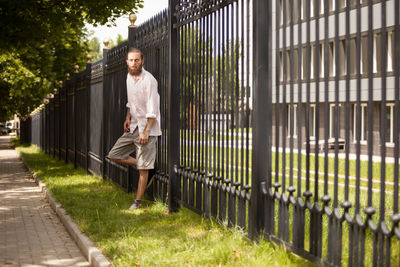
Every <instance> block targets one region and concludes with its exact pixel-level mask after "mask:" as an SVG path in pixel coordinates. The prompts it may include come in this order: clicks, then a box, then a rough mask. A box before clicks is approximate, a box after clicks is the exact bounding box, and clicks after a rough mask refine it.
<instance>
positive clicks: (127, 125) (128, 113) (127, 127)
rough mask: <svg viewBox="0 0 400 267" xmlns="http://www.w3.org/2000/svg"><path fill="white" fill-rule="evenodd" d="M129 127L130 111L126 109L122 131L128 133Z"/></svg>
mask: <svg viewBox="0 0 400 267" xmlns="http://www.w3.org/2000/svg"><path fill="white" fill-rule="evenodd" d="M130 126H131V110H130V109H129V108H127V111H126V119H125V122H124V130H125V132H129V127H130Z"/></svg>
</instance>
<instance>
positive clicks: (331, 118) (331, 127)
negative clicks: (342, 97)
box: [329, 104, 341, 138]
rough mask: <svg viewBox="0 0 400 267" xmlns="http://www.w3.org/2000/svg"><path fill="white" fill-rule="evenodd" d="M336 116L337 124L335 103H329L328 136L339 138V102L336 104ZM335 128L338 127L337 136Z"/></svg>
mask: <svg viewBox="0 0 400 267" xmlns="http://www.w3.org/2000/svg"><path fill="white" fill-rule="evenodd" d="M338 108H339V110H338V118H339V124H338V125H336V124H337V123H336V105H335V104H330V105H329V137H330V138H335V137H337V138H339V137H340V108H341V105H340V104H339V106H338ZM336 128H338V129H339V136H335V133H336Z"/></svg>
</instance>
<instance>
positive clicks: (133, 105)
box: [126, 68, 161, 136]
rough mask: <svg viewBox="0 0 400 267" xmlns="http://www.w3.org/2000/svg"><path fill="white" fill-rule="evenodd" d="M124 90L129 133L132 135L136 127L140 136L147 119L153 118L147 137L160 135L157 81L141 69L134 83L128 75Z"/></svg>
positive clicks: (132, 78)
mask: <svg viewBox="0 0 400 267" xmlns="http://www.w3.org/2000/svg"><path fill="white" fill-rule="evenodd" d="M126 89H127V96H128V103H127V104H126V107H128V108H129V109H130V113H131V125H130V132H131V133H133V131H134V130H135V129H136V127H138V128H139V134H141V133H142V132H143V131H144V129H145V127H146V123H147V118H155V119H156V120H155V121H154V122H153V124H152V125H151V128H150V134H149V135H150V136H159V135H161V124H160V96H159V94H158V92H157V80H156V79H155V78H154V77H153V75H151V73H150V72H148V71H146V70H145V69H144V68H142V72H141V73H140V75H139V77H138V79H137V80H136V81H135V79H134V77H133V76H132V75H130V74H129V73H128V75H127V77H126Z"/></svg>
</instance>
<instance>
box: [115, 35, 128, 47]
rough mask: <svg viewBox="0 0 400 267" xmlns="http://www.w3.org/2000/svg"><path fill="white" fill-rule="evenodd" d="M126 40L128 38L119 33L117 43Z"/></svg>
mask: <svg viewBox="0 0 400 267" xmlns="http://www.w3.org/2000/svg"><path fill="white" fill-rule="evenodd" d="M125 41H126V39H124V37H122V35H121V34H119V33H118V35H117V40H116V43H117V45H119V44H120V43H123V42H125Z"/></svg>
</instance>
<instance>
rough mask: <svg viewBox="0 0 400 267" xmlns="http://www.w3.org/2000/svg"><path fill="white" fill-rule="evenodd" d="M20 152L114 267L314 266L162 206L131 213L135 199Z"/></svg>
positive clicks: (34, 152)
mask: <svg viewBox="0 0 400 267" xmlns="http://www.w3.org/2000/svg"><path fill="white" fill-rule="evenodd" d="M18 151H19V152H20V154H21V156H22V157H23V158H24V159H25V161H26V162H27V163H28V165H29V166H30V167H31V168H32V170H33V171H34V172H35V173H36V174H37V175H38V176H39V178H40V179H41V180H42V181H43V182H44V183H45V184H46V185H47V187H48V188H49V190H50V191H51V192H52V194H53V196H54V197H55V198H56V200H57V201H58V202H60V203H61V204H62V206H63V207H64V208H65V209H66V210H67V212H68V213H69V215H70V216H71V217H72V219H73V220H74V221H75V222H76V223H77V224H78V225H79V227H80V229H81V230H82V231H83V232H85V234H87V235H88V236H89V238H90V239H91V240H93V241H94V242H95V243H96V244H97V246H98V247H99V248H100V249H101V250H102V251H103V252H104V253H105V255H106V256H107V257H108V258H109V259H111V261H113V264H114V265H115V266H311V265H312V264H310V263H309V262H307V261H305V260H303V259H301V258H299V257H297V256H295V255H293V254H290V253H287V252H286V251H285V250H284V249H283V248H279V247H277V246H275V245H273V244H271V243H269V242H267V241H265V240H260V241H259V242H253V241H249V240H248V239H247V238H246V235H245V233H243V232H241V231H240V230H238V229H230V228H228V227H226V226H225V225H224V224H220V223H216V222H215V221H213V220H208V219H203V218H202V217H201V216H199V215H197V214H195V213H193V212H191V211H189V210H187V209H185V208H181V209H180V211H179V212H177V213H172V214H169V213H168V211H167V208H166V206H165V205H164V204H163V203H161V202H159V201H156V202H151V201H144V203H143V209H141V210H138V211H128V210H127V208H128V207H129V205H130V204H131V202H132V199H133V197H134V196H133V195H132V194H128V193H125V192H124V191H123V190H121V189H120V188H118V187H117V186H115V185H113V184H111V183H110V182H108V181H103V180H101V179H99V178H97V177H94V176H92V175H86V174H85V172H84V171H83V170H82V169H74V168H73V166H72V165H71V164H69V165H65V163H64V162H63V161H58V160H57V159H54V158H51V157H49V156H48V155H46V154H44V153H43V152H40V151H39V150H38V149H37V148H36V147H34V146H30V147H19V148H18Z"/></svg>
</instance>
